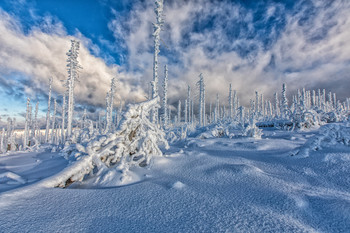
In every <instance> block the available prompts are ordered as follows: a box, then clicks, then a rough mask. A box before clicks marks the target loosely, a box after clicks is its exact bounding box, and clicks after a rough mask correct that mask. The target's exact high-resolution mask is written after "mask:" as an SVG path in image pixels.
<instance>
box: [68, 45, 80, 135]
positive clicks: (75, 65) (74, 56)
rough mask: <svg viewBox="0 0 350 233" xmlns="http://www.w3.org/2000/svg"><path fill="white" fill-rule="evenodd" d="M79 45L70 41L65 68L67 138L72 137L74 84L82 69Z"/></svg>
mask: <svg viewBox="0 0 350 233" xmlns="http://www.w3.org/2000/svg"><path fill="white" fill-rule="evenodd" d="M79 47H80V43H79V41H76V40H71V48H70V50H69V51H68V53H67V56H68V59H67V62H68V64H67V67H68V78H67V82H66V86H67V89H68V107H67V115H68V117H67V136H68V137H70V136H71V135H72V123H73V112H74V88H75V82H76V81H77V79H78V78H79V69H81V68H82V67H81V66H80V65H79V62H78V55H79Z"/></svg>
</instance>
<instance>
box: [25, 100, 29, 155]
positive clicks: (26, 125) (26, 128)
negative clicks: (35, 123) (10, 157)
mask: <svg viewBox="0 0 350 233" xmlns="http://www.w3.org/2000/svg"><path fill="white" fill-rule="evenodd" d="M29 109H30V99H29V98H27V111H26V119H25V123H24V134H23V149H26V148H27V147H28V146H29V145H28V141H29V138H28V136H29V124H30V122H29V121H30V119H29Z"/></svg>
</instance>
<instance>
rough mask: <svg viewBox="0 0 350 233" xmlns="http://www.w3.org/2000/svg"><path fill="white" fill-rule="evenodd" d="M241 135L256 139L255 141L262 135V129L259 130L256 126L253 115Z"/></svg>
mask: <svg viewBox="0 0 350 233" xmlns="http://www.w3.org/2000/svg"><path fill="white" fill-rule="evenodd" d="M242 135H243V136H246V137H252V138H257V139H260V138H261V136H262V135H263V133H262V129H259V128H258V127H257V126H256V122H255V115H254V114H253V115H252V116H251V117H250V119H249V124H248V125H247V126H246V127H245V128H244V129H243V133H242Z"/></svg>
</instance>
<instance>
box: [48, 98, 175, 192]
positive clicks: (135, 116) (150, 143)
mask: <svg viewBox="0 0 350 233" xmlns="http://www.w3.org/2000/svg"><path fill="white" fill-rule="evenodd" d="M158 103H159V97H157V98H155V99H152V100H149V101H146V102H143V103H139V104H130V105H129V106H128V109H127V111H126V112H125V113H124V115H123V119H122V120H121V122H120V125H119V128H118V130H117V131H116V132H114V133H111V134H109V135H108V137H106V136H102V137H98V138H96V139H94V140H92V141H90V142H88V143H87V145H86V146H84V145H81V144H77V145H76V149H78V151H79V154H80V155H81V156H80V157H79V159H78V160H77V161H76V162H75V163H74V164H73V165H72V166H71V167H70V168H67V169H66V170H64V171H63V172H61V174H60V175H59V177H57V179H55V182H56V183H55V184H54V186H56V187H66V186H67V185H69V184H71V183H72V182H75V181H80V180H82V179H83V178H84V177H85V175H87V174H91V173H92V172H93V170H94V168H96V169H97V170H99V173H97V174H100V171H103V170H106V169H108V168H117V169H118V170H120V171H122V173H123V176H122V178H124V177H126V176H127V174H128V171H129V169H130V168H131V167H133V166H140V167H144V166H148V165H149V164H150V163H151V160H152V158H153V157H154V156H162V155H163V153H162V151H161V150H160V149H159V144H163V145H164V146H165V148H166V149H167V148H168V147H169V146H168V142H167V141H166V139H165V133H164V132H163V131H162V130H161V129H159V128H158V127H157V125H156V124H154V123H152V122H151V121H150V120H149V119H148V118H149V115H150V111H151V110H153V109H154V108H159V104H158Z"/></svg>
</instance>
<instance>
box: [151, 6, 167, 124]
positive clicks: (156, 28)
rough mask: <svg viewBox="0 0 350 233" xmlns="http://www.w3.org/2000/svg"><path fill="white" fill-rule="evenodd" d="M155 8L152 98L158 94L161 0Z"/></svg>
mask: <svg viewBox="0 0 350 233" xmlns="http://www.w3.org/2000/svg"><path fill="white" fill-rule="evenodd" d="M155 4H156V8H155V9H154V12H155V13H156V23H153V28H154V31H153V37H154V56H153V81H152V83H151V84H152V98H156V97H157V96H158V54H159V52H160V50H159V45H160V31H161V28H162V26H163V24H164V22H163V0H156V1H155ZM151 118H152V122H153V123H156V122H157V121H158V109H154V111H152V114H151Z"/></svg>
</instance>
